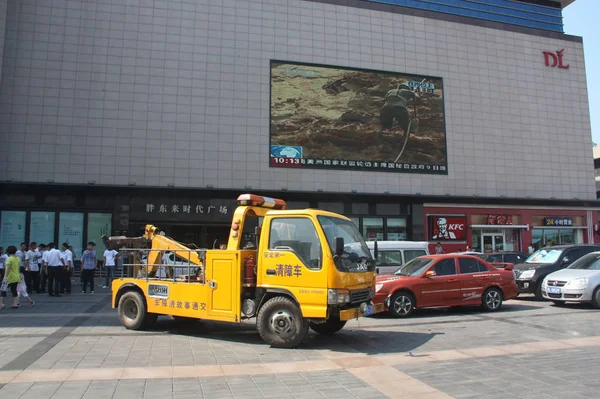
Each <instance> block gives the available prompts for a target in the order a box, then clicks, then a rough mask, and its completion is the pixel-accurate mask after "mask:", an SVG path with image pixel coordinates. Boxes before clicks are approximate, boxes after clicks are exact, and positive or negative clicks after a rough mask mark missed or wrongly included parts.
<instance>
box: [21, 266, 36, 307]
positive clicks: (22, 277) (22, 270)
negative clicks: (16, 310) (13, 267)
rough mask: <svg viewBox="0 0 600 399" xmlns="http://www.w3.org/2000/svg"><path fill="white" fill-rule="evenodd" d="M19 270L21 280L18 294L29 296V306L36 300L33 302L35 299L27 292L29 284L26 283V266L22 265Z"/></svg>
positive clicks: (24, 296)
mask: <svg viewBox="0 0 600 399" xmlns="http://www.w3.org/2000/svg"><path fill="white" fill-rule="evenodd" d="M19 272H20V274H21V282H20V283H19V284H18V285H17V294H18V295H19V298H20V297H23V298H27V300H28V301H29V306H33V304H34V303H35V302H33V300H32V299H31V298H30V297H29V294H28V293H27V284H26V283H25V268H24V267H23V266H21V268H20V269H19ZM18 305H19V304H18V303H17V306H18Z"/></svg>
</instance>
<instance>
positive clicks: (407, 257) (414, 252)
mask: <svg viewBox="0 0 600 399" xmlns="http://www.w3.org/2000/svg"><path fill="white" fill-rule="evenodd" d="M424 255H427V253H426V252H425V251H424V250H422V249H407V250H405V251H404V262H409V261H411V260H413V259H414V258H418V257H419V256H424Z"/></svg>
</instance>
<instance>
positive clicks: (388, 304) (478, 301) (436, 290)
mask: <svg viewBox="0 0 600 399" xmlns="http://www.w3.org/2000/svg"><path fill="white" fill-rule="evenodd" d="M375 291H376V293H375V297H374V299H373V302H375V303H382V302H383V304H384V307H385V309H386V310H387V311H389V312H390V313H391V314H392V315H393V316H395V317H408V316H410V315H411V314H412V313H413V312H414V310H415V309H419V308H428V307H438V306H470V305H480V306H482V307H483V308H484V309H486V310H490V311H494V310H498V309H500V307H501V306H502V302H503V301H504V300H507V299H511V298H514V297H516V296H517V284H516V283H515V278H514V275H513V272H512V265H508V266H507V267H506V269H497V268H495V267H494V266H492V265H490V264H489V263H488V262H486V261H484V260H482V259H479V258H476V257H474V256H470V255H460V254H447V255H428V256H421V257H418V258H415V259H413V260H411V261H410V262H408V263H407V264H406V265H404V266H403V267H402V268H401V269H399V270H397V271H396V272H395V273H394V274H393V275H391V276H377V283H376V286H375Z"/></svg>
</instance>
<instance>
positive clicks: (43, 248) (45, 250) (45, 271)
mask: <svg viewBox="0 0 600 399" xmlns="http://www.w3.org/2000/svg"><path fill="white" fill-rule="evenodd" d="M40 252H41V254H42V258H41V261H42V268H41V270H42V277H41V280H42V281H41V284H40V285H41V290H40V291H41V292H42V293H44V294H45V293H46V284H47V283H48V262H47V259H46V258H47V255H48V247H47V246H46V244H40Z"/></svg>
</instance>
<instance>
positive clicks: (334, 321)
mask: <svg viewBox="0 0 600 399" xmlns="http://www.w3.org/2000/svg"><path fill="white" fill-rule="evenodd" d="M345 325H346V321H342V320H340V319H339V318H337V317H330V318H329V319H327V320H326V321H324V322H323V323H314V322H310V323H309V326H310V328H311V330H313V331H314V332H316V333H319V334H324V335H332V334H335V333H336V332H338V331H340V330H341V329H342V328H344V326H345Z"/></svg>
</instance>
